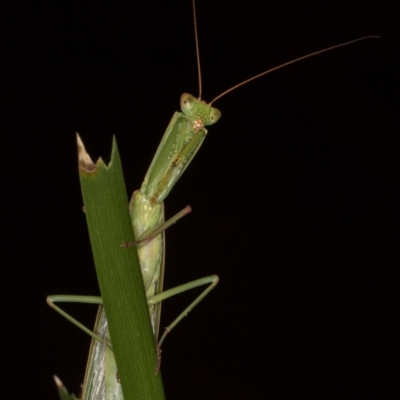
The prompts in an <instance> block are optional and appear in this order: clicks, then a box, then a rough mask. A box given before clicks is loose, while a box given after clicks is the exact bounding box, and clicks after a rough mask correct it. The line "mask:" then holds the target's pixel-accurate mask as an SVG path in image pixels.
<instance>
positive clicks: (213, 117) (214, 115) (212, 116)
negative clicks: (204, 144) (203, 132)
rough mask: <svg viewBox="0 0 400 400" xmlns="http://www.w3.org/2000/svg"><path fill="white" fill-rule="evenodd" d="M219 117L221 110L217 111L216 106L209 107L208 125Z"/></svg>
mask: <svg viewBox="0 0 400 400" xmlns="http://www.w3.org/2000/svg"><path fill="white" fill-rule="evenodd" d="M220 118H221V111H219V110H218V108H211V112H210V123H209V125H212V124H215V123H216V122H217V121H218V120H219V119H220Z"/></svg>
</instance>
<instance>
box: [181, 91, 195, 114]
mask: <svg viewBox="0 0 400 400" xmlns="http://www.w3.org/2000/svg"><path fill="white" fill-rule="evenodd" d="M195 102H196V98H195V97H193V96H192V95H191V94H189V93H183V95H182V96H181V110H182V112H183V113H184V114H187V113H189V112H190V111H191V110H192V109H193V106H194V104H195Z"/></svg>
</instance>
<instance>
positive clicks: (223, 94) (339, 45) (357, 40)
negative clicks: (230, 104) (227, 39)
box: [193, 0, 380, 106]
mask: <svg viewBox="0 0 400 400" xmlns="http://www.w3.org/2000/svg"><path fill="white" fill-rule="evenodd" d="M193 2H194V0H193ZM372 38H378V39H379V38H380V36H364V37H361V38H358V39H354V40H350V41H349V42H344V43H340V44H337V45H335V46H331V47H327V48H326V49H323V50H318V51H315V52H313V53H310V54H307V55H305V56H302V57H299V58H296V59H294V60H292V61H288V62H286V63H284V64H281V65H278V66H277V67H274V68H271V69H269V70H267V71H264V72H261V73H260V74H258V75H255V76H253V77H251V78H249V79H246V80H244V81H243V82H240V83H238V84H237V85H235V86H232V87H231V88H230V89H228V90H225V92H222V93H221V94H219V95H218V96H217V97H215V98H214V99H213V100H211V101H210V103H208V104H209V105H210V106H211V104H212V103H214V102H215V101H216V100H218V99H220V98H221V97H222V96H225V95H226V94H228V93H229V92H232V91H233V90H235V89H237V88H239V87H240V86H243V85H245V84H246V83H249V82H251V81H254V80H256V79H258V78H261V77H262V76H264V75H267V74H269V73H270V72H273V71H276V70H278V69H281V68H283V67H286V66H288V65H290V64H294V63H297V62H298V61H301V60H305V59H306V58H309V57H314V56H316V55H318V54H321V53H325V52H326V51H330V50H333V49H337V48H338V47H343V46H347V45H349V44H352V43H356V42H360V41H361V40H365V39H372ZM196 44H197V42H196Z"/></svg>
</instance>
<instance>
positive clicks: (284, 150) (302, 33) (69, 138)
mask: <svg viewBox="0 0 400 400" xmlns="http://www.w3.org/2000/svg"><path fill="white" fill-rule="evenodd" d="M83 3H84V4H83ZM83 3H82V2H76V1H68V2H67V1H66V2H45V3H43V2H39V3H37V2H31V4H29V5H27V4H26V3H24V2H14V3H13V4H12V5H9V6H7V7H6V6H4V5H3V6H2V8H3V11H2V13H1V14H2V19H3V21H2V23H1V26H2V28H1V29H2V30H3V33H2V35H1V37H2V39H1V40H2V47H3V50H2V52H1V55H2V63H1V67H2V69H3V72H2V74H1V76H2V89H1V107H0V110H1V111H0V112H1V114H2V116H1V125H2V126H1V133H2V137H3V140H2V174H1V177H2V200H3V201H4V203H3V205H2V211H3V217H2V221H3V224H2V226H3V235H4V236H3V240H2V245H3V255H4V256H3V260H2V276H1V278H2V282H3V288H2V291H1V296H2V300H3V301H2V303H1V304H2V324H1V326H2V329H1V332H2V345H3V346H2V347H3V352H2V353H3V355H2V359H3V361H2V370H3V372H2V381H3V383H2V395H3V397H4V398H27V397H28V396H30V398H32V397H33V398H41V399H56V398H57V393H56V390H55V388H54V385H53V382H52V378H51V376H52V374H53V373H57V375H59V376H60V377H61V379H62V380H63V381H64V382H65V383H66V385H67V386H68V388H69V389H71V390H72V391H74V392H75V393H77V392H78V391H79V384H80V383H81V381H82V379H83V374H84V368H85V360H86V357H87V352H88V347H89V342H90V340H89V338H88V337H86V335H85V334H84V333H82V332H81V331H79V330H78V329H77V328H76V327H74V326H72V325H71V324H70V323H68V322H67V321H66V320H64V319H63V318H61V317H60V316H59V315H57V314H56V313H55V312H54V311H52V310H51V309H50V308H49V307H48V306H47V305H46V303H45V297H46V295H48V294H58V293H60V294H61V293H62V294H93V295H94V294H97V293H98V289H97V284H96V277H95V273H94V266H93V261H92V256H91V251H90V247H89V240H88V234H87V228H86V222H85V217H84V214H83V213H82V199H81V195H80V189H79V181H78V174H77V160H76V158H77V157H76V145H75V132H76V131H78V132H79V133H80V134H81V137H82V139H83V140H84V142H85V144H86V147H87V150H88V152H89V153H90V154H91V156H92V158H93V159H96V158H97V157H99V156H101V157H103V159H105V160H109V156H110V150H111V141H112V135H116V137H117V140H118V145H119V148H120V152H121V156H122V161H123V167H124V172H125V176H126V183H127V190H128V193H129V196H130V194H131V193H132V192H133V190H135V189H137V188H139V187H140V184H141V181H142V179H143V177H144V175H145V172H146V169H147V167H148V166H149V164H150V161H151V158H152V155H153V154H154V152H155V150H156V147H157V145H158V142H159V141H160V139H161V136H162V134H163V132H164V130H165V128H166V126H167V124H168V122H169V120H170V118H171V116H172V114H173V112H174V111H176V110H177V109H178V107H179V97H180V95H181V93H183V92H189V93H193V94H194V95H197V92H198V89H197V73H196V60H195V46H194V39H193V22H192V15H191V4H190V1H189V0H185V1H183V0H181V1H171V0H168V2H167V1H148V0H146V1H144V2H141V3H140V4H139V3H135V2H125V1H119V2H109V3H108V4H98V2H94V1H90V2H83ZM275 3H276V2H270V3H263V2H259V1H254V0H248V1H246V2H240V3H239V2H237V3H235V2H231V1H225V0H224V1H206V0H199V1H198V5H197V7H198V24H199V36H200V49H201V61H202V72H203V82H204V90H203V98H204V99H205V100H210V99H211V98H213V97H215V96H216V95H217V94H219V93H220V92H222V91H223V90H225V89H227V88H228V87H230V86H232V85H234V84H236V83H238V82H239V81H241V80H244V79H246V78H248V77H250V76H252V75H254V74H257V73H259V72H261V71H262V70H265V69H268V68H271V67H274V66H276V65H278V64H280V63H283V62H286V61H288V60H291V59H293V58H296V57H299V56H302V55H304V54H307V53H310V52H313V51H316V50H319V49H322V48H324V47H328V46H332V45H334V44H338V43H341V42H345V41H348V40H352V39H355V38H358V37H362V36H366V35H380V36H381V39H371V40H366V41H363V42H360V43H357V44H354V45H351V46H348V47H345V48H342V49H339V50H335V51H332V52H328V53H325V54H323V55H320V56H317V57H315V58H311V59H309V60H306V61H302V62H300V63H298V64H295V65H292V66H290V67H287V68H284V69H282V70H280V71H278V72H274V73H273V74H271V75H269V76H267V77H264V78H262V79H260V80H258V81H256V82H254V83H252V84H249V85H247V86H246V87H243V88H241V89H238V90H237V91H236V92H233V93H232V94H230V95H229V96H227V97H225V98H223V99H221V100H220V101H218V102H217V103H216V106H217V107H218V108H219V109H220V110H221V111H222V118H221V120H220V122H218V124H217V125H216V126H214V127H211V128H210V129H209V135H208V137H207V140H206V141H205V142H204V144H203V147H202V149H201V151H200V152H199V153H198V155H197V156H196V159H195V160H194V161H193V163H192V164H191V166H190V168H189V169H188V170H187V172H186V173H185V175H184V176H183V178H182V179H181V180H180V181H179V183H178V184H177V185H176V187H175V188H174V190H173V191H172V192H171V194H170V196H169V197H168V198H167V200H166V210H167V215H169V216H170V215H172V214H173V213H175V212H177V211H178V210H180V209H181V208H183V207H184V206H186V205H187V204H190V205H191V206H192V207H193V211H194V212H193V213H192V214H191V215H190V216H188V217H186V218H185V219H184V220H182V221H181V222H179V224H177V225H176V226H174V227H173V228H171V229H170V230H169V231H168V234H167V264H166V279H165V287H167V288H170V287H173V286H176V285H178V284H181V283H185V282H187V281H190V280H193V279H196V278H199V277H201V276H206V275H210V274H213V273H216V274H218V275H219V276H220V279H221V281H220V285H219V286H218V288H217V289H216V290H214V291H213V292H212V293H211V294H210V295H209V297H208V298H207V299H206V300H205V301H203V302H202V303H201V304H200V305H199V306H198V308H196V309H195V310H194V311H193V312H192V313H191V314H190V316H189V317H188V318H186V319H185V320H184V321H183V323H181V325H179V326H178V328H177V329H176V330H175V332H174V333H173V334H171V335H170V337H169V338H168V339H167V341H166V342H165V345H164V346H163V350H164V351H163V360H162V374H163V378H164V383H165V389H166V395H167V398H168V399H204V398H208V399H221V398H230V399H259V398H269V399H297V398H299V397H307V398H320V399H337V398H352V399H382V398H385V399H394V398H398V395H399V383H398V373H399V333H400V330H399V327H398V315H399V293H398V286H399V285H398V283H399V281H398V274H397V271H398V270H399V265H400V257H399V251H398V246H399V239H400V235H399V224H400V215H399V206H400V192H399V184H400V180H399V175H400V170H399V162H398V151H399V148H400V147H399V144H400V143H399V142H400V138H399V128H400V118H399V105H400V104H399V91H400V83H399V80H400V79H399V71H400V68H399V67H400V62H399V59H400V57H399V49H400V47H399V29H398V28H397V26H398V16H399V14H398V10H396V9H395V8H391V7H389V6H386V5H385V3H384V2H380V3H379V4H378V3H376V4H367V3H366V2H354V1H347V2H343V3H340V2H337V1H335V2H323V5H321V4H322V2H315V3H313V2H310V1H301V2H293V3H291V2H285V1H284V2H279V4H275ZM320 3H321V4H320ZM392 3H394V2H392ZM193 295H194V294H193V293H191V294H190V293H189V294H187V295H181V296H180V297H177V298H176V299H171V300H168V301H167V302H166V303H165V305H164V307H163V325H166V324H167V323H168V322H170V321H171V320H172V319H173V318H174V317H175V316H176V315H177V314H178V312H179V311H180V310H182V309H183V308H184V307H185V306H186V305H187V304H188V302H189V301H190V300H191V299H192V298H193ZM69 310H70V311H71V312H72V313H73V314H74V315H75V316H77V317H78V318H79V319H80V320H81V321H83V322H85V323H86V324H87V325H89V326H91V325H92V324H93V322H94V316H95V312H96V310H95V307H93V306H83V305H82V306H81V305H77V306H71V307H69Z"/></svg>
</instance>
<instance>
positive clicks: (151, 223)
mask: <svg viewBox="0 0 400 400" xmlns="http://www.w3.org/2000/svg"><path fill="white" fill-rule="evenodd" d="M363 39H365V38H361V39H357V40H354V41H351V42H347V43H343V44H340V45H337V46H333V47H330V48H328V49H324V50H321V51H318V52H315V53H312V54H309V55H307V56H304V57H301V58H298V59H296V60H293V61H290V62H288V63H285V64H283V65H280V66H278V67H276V68H273V69H271V70H268V71H265V72H263V73H261V74H259V75H256V76H254V77H252V78H250V79H248V80H246V81H244V82H242V83H240V84H239V85H236V86H234V87H233V88H231V89H229V90H227V91H225V92H223V93H222V94H221V95H219V96H217V97H216V98H215V99H214V100H213V101H212V102H211V103H209V104H205V103H203V102H202V101H201V100H200V96H199V99H196V98H195V97H193V96H191V95H188V94H184V95H182V97H181V110H182V112H180V113H178V112H176V113H175V114H174V116H173V117H172V119H171V122H170V123H169V125H168V127H167V129H166V131H165V133H164V136H163V138H162V141H161V143H160V145H159V147H158V150H157V152H156V155H155V156H154V159H153V161H152V163H151V165H150V168H149V170H148V172H147V174H146V177H145V179H144V182H143V184H142V186H141V188H140V190H139V191H136V192H135V193H134V195H133V197H132V200H131V203H130V210H131V216H132V224H133V227H134V232H135V237H136V238H137V241H138V253H139V259H140V264H141V269H142V274H143V280H144V285H145V289H146V294H147V296H148V300H149V311H150V316H151V320H152V324H153V330H154V334H155V336H156V338H157V337H158V330H159V328H158V327H159V318H160V310H159V307H158V304H159V301H160V297H157V296H159V294H160V293H161V292H162V274H163V267H164V232H163V230H164V229H165V227H166V225H164V215H163V205H162V204H163V201H164V200H165V198H166V197H167V196H168V194H169V193H170V191H171V190H172V188H173V186H174V185H175V184H176V182H177V181H178V180H179V178H180V177H181V176H182V174H183V173H184V171H185V170H186V168H187V167H188V165H189V164H190V162H191V161H192V159H193V158H194V156H195V155H196V153H197V151H198V150H199V148H200V146H201V144H202V143H203V141H204V139H205V137H206V134H207V131H206V129H205V126H207V125H212V124H214V123H215V122H217V121H218V119H219V118H220V115H221V114H220V112H219V111H218V110H217V109H215V108H213V107H212V106H211V104H212V103H213V102H214V101H216V100H217V99H219V98H220V97H222V96H223V95H225V94H227V93H228V92H230V91H232V90H234V89H236V88H237V87H239V86H241V85H244V84H246V83H248V82H250V81H251V80H254V79H257V78H259V77H261V76H263V75H265V74H267V73H269V72H272V71H274V70H276V69H278V68H282V67H284V66H287V65H289V64H292V63H295V62H297V61H300V60H302V59H305V58H308V57H311V56H314V55H317V54H320V53H322V52H325V51H328V50H332V49H334V48H336V47H340V46H344V45H347V44H350V43H353V42H356V41H358V40H363ZM177 218H179V217H176V219H177ZM176 219H173V221H172V222H174V221H176ZM157 229H160V232H159V231H157V234H155V233H154V230H157ZM149 237H151V240H149ZM217 282H218V278H217V277H216V276H212V277H206V278H204V279H202V280H198V281H195V282H192V283H189V284H187V285H183V286H181V287H179V288H176V290H175V292H179V291H183V290H187V289H190V288H191V287H195V286H200V285H205V284H208V285H209V286H208V288H207V289H206V290H205V291H204V292H203V293H202V294H201V295H200V296H199V297H198V298H197V299H196V300H195V302H194V303H192V304H191V305H190V306H189V308H190V309H191V308H193V307H194V306H195V305H196V304H197V303H198V302H199V301H200V300H201V299H202V298H203V297H204V296H205V295H207V294H208V293H209V291H210V290H211V289H212V288H213V287H215V285H216V284H217ZM172 294H173V292H164V297H163V298H166V297H167V296H168V295H172ZM91 299H93V298H91ZM69 300H73V299H72V298H70V299H69ZM75 300H80V301H86V302H87V301H89V300H88V298H84V297H82V298H79V299H77V298H75ZM56 301H62V299H61V298H60V297H57V296H50V297H49V298H48V302H49V304H50V305H51V306H52V307H54V308H55V309H57V311H59V312H61V310H60V309H59V308H58V307H57V306H55V304H54V303H55V302H56ZM93 302H94V301H93ZM96 302H97V303H98V304H101V299H99V298H97V299H96ZM185 311H187V309H186V310H185ZM185 311H184V313H185ZM63 315H64V314H63ZM69 319H70V320H72V319H71V318H69ZM180 319H181V316H179V317H178V318H177V319H176V320H175V321H174V323H173V324H171V325H170V327H169V330H170V329H172V328H173V326H175V325H176V323H177V322H179V320H180ZM73 322H74V323H76V324H77V325H78V326H80V327H81V328H82V326H81V325H80V324H79V323H77V321H75V320H74V321H73ZM85 330H86V331H87V332H88V333H89V334H90V335H91V336H92V337H93V338H94V341H93V346H92V349H91V355H90V359H89V369H88V373H87V376H86V378H85V382H86V383H85V385H84V393H83V398H85V399H86V398H111V396H114V397H113V398H115V399H122V398H123V397H122V390H121V387H120V385H119V382H118V380H117V378H116V365H115V360H114V358H113V354H112V351H111V350H110V349H109V348H108V347H107V346H105V345H104V342H109V338H108V335H107V320H106V317H105V313H104V311H103V310H102V308H101V307H100V309H99V315H98V318H97V321H96V327H95V329H94V333H92V332H90V331H88V330H87V329H85ZM169 330H167V331H166V332H165V333H164V335H163V336H162V338H161V340H160V341H159V345H161V343H162V342H163V340H164V338H165V335H166V334H167V333H168V332H169Z"/></svg>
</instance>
